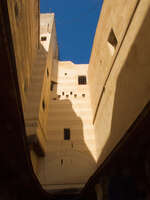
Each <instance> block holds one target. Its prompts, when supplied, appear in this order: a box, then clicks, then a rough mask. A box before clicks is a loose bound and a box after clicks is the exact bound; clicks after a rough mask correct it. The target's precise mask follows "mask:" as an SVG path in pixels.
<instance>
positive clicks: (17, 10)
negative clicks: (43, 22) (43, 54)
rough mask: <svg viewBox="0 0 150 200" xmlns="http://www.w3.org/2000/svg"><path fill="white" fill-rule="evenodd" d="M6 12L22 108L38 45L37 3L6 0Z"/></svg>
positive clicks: (35, 0)
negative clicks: (7, 12) (7, 13)
mask: <svg viewBox="0 0 150 200" xmlns="http://www.w3.org/2000/svg"><path fill="white" fill-rule="evenodd" d="M8 11H9V19H10V24H11V31H12V38H13V44H14V51H15V57H16V66H17V73H18V80H19V86H20V92H21V97H22V102H23V107H24V104H25V102H26V91H27V89H28V87H29V84H30V75H31V69H32V64H33V62H34V59H35V55H36V50H37V48H38V45H39V1H38V0H32V1H30V0H23V1H20V0H15V1H11V0H8ZM33 13H34V15H33Z"/></svg>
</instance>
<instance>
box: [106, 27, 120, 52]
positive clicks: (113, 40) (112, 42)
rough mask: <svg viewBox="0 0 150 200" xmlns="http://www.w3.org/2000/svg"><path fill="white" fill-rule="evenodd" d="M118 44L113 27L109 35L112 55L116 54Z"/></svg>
mask: <svg viewBox="0 0 150 200" xmlns="http://www.w3.org/2000/svg"><path fill="white" fill-rule="evenodd" d="M117 44H118V41H117V38H116V36H115V33H114V31H113V29H111V31H110V33H109V36H108V47H109V50H110V53H111V55H113V54H114V52H115V49H116V46H117Z"/></svg>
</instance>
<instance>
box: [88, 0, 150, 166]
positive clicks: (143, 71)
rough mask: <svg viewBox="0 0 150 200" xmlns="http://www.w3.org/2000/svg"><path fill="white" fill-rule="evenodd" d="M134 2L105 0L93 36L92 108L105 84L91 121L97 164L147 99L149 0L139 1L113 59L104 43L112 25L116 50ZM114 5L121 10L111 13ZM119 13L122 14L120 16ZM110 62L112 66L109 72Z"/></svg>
mask: <svg viewBox="0 0 150 200" xmlns="http://www.w3.org/2000/svg"><path fill="white" fill-rule="evenodd" d="M107 3H108V4H107ZM135 5H136V1H132V2H129V3H127V1H121V2H120V3H119V2H118V1H113V2H112V3H111V2H108V1H105V2H104V5H103V10H102V13H101V18H100V21H99V24H98V28H97V32H96V36H95V41H94V46H93V51H92V56H91V61H90V66H89V86H90V89H91V90H90V91H91V100H92V108H93V111H95V109H96V107H97V106H98V98H99V97H98V96H99V95H100V93H101V92H102V88H103V87H104V88H105V89H104V91H103V93H102V96H101V98H100V101H99V106H98V109H97V113H96V117H95V120H94V121H93V122H94V128H95V137H96V142H97V146H96V148H97V159H98V164H101V163H102V162H103V161H104V159H105V158H106V157H107V156H108V155H109V153H110V152H111V151H112V149H113V148H114V147H115V146H116V144H117V143H118V142H119V141H120V139H121V138H122V137H123V136H124V134H125V133H126V131H127V130H128V128H129V127H130V126H131V124H132V123H133V122H134V121H135V119H136V118H137V116H138V115H139V114H140V112H141V111H142V109H143V108H144V106H145V105H146V104H147V103H148V101H149V99H150V92H149V91H150V78H149V74H150V68H149V64H150V56H149V51H150V37H149V34H150V30H149V27H150V10H149V9H150V1H149V0H141V1H140V2H139V4H138V6H137V9H136V11H135V13H134V16H133V19H132V20H131V23H130V25H129V28H128V30H127V32H126V34H125V37H124V39H123V42H122V44H121V46H120V49H119V52H118V54H117V55H116V59H115V60H114V57H115V53H114V56H111V55H110V54H109V53H110V52H109V48H108V45H107V38H108V34H109V30H110V28H111V27H113V29H114V32H115V34H116V37H117V40H118V47H116V50H115V51H117V48H119V42H120V40H121V39H120V38H121V37H122V36H121V35H122V34H123V32H124V31H125V27H127V24H128V22H129V20H128V19H129V18H130V16H131V15H132V11H133V8H134V7H135ZM117 7H118V8H120V11H121V12H120V11H118V12H115V13H113V12H114V8H117ZM131 8H132V9H131ZM108 11H109V12H108ZM125 11H126V14H125ZM106 14H107V17H106ZM120 16H124V17H125V18H124V19H123V18H122V20H121V18H120ZM119 21H120V24H119ZM117 22H118V23H117ZM121 24H122V25H121ZM120 26H122V28H121V29H120ZM100 49H101V50H100ZM100 60H101V64H100ZM112 62H114V63H113V65H112V70H111V73H110V74H109V76H108V69H110V67H111V63H112ZM107 76H108V78H107V81H106V82H105V80H106V77H107ZM104 82H105V84H104ZM93 113H94V112H93Z"/></svg>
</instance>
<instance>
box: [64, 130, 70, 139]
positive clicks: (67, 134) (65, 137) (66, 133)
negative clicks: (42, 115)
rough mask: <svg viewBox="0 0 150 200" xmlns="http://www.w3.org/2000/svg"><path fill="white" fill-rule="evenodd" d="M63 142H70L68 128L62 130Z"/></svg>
mask: <svg viewBox="0 0 150 200" xmlns="http://www.w3.org/2000/svg"><path fill="white" fill-rule="evenodd" d="M64 140H70V128H64Z"/></svg>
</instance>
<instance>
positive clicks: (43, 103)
mask: <svg viewBox="0 0 150 200" xmlns="http://www.w3.org/2000/svg"><path fill="white" fill-rule="evenodd" d="M42 108H43V110H45V101H44V100H43V101H42Z"/></svg>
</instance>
